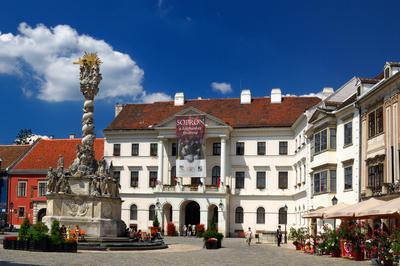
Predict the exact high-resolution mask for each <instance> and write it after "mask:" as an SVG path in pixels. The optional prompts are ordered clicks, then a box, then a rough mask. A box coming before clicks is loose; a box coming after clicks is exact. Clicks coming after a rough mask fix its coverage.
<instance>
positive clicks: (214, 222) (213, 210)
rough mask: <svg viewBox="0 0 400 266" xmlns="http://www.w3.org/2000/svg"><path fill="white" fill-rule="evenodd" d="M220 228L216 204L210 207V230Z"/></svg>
mask: <svg viewBox="0 0 400 266" xmlns="http://www.w3.org/2000/svg"><path fill="white" fill-rule="evenodd" d="M212 226H215V228H218V207H217V206H216V205H214V204H212V205H210V206H209V207H208V228H211V227H212Z"/></svg>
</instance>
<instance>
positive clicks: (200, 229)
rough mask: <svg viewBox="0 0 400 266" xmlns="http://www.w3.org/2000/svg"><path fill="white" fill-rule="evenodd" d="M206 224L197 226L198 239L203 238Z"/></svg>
mask: <svg viewBox="0 0 400 266" xmlns="http://www.w3.org/2000/svg"><path fill="white" fill-rule="evenodd" d="M204 231H205V229H204V224H197V225H196V235H197V237H203V234H204Z"/></svg>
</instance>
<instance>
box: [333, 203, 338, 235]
mask: <svg viewBox="0 0 400 266" xmlns="http://www.w3.org/2000/svg"><path fill="white" fill-rule="evenodd" d="M337 203H338V199H337V198H336V196H333V198H332V205H333V206H335V205H336V204H337ZM333 229H336V219H335V218H333Z"/></svg>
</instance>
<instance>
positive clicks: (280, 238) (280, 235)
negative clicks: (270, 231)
mask: <svg viewBox="0 0 400 266" xmlns="http://www.w3.org/2000/svg"><path fill="white" fill-rule="evenodd" d="M276 240H277V242H278V247H280V246H281V242H282V231H281V226H280V225H278V229H277V230H276Z"/></svg>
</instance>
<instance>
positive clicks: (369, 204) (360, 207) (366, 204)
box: [324, 198, 385, 219]
mask: <svg viewBox="0 0 400 266" xmlns="http://www.w3.org/2000/svg"><path fill="white" fill-rule="evenodd" d="M382 204H385V201H382V200H377V199H374V198H371V199H369V200H366V201H361V202H359V203H356V204H353V205H350V206H348V207H346V208H342V209H338V210H335V211H331V212H329V213H326V214H325V216H324V218H326V219H336V218H348V219H351V218H355V217H357V214H358V212H361V211H365V210H368V209H371V208H375V207H378V206H381V205H382Z"/></svg>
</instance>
